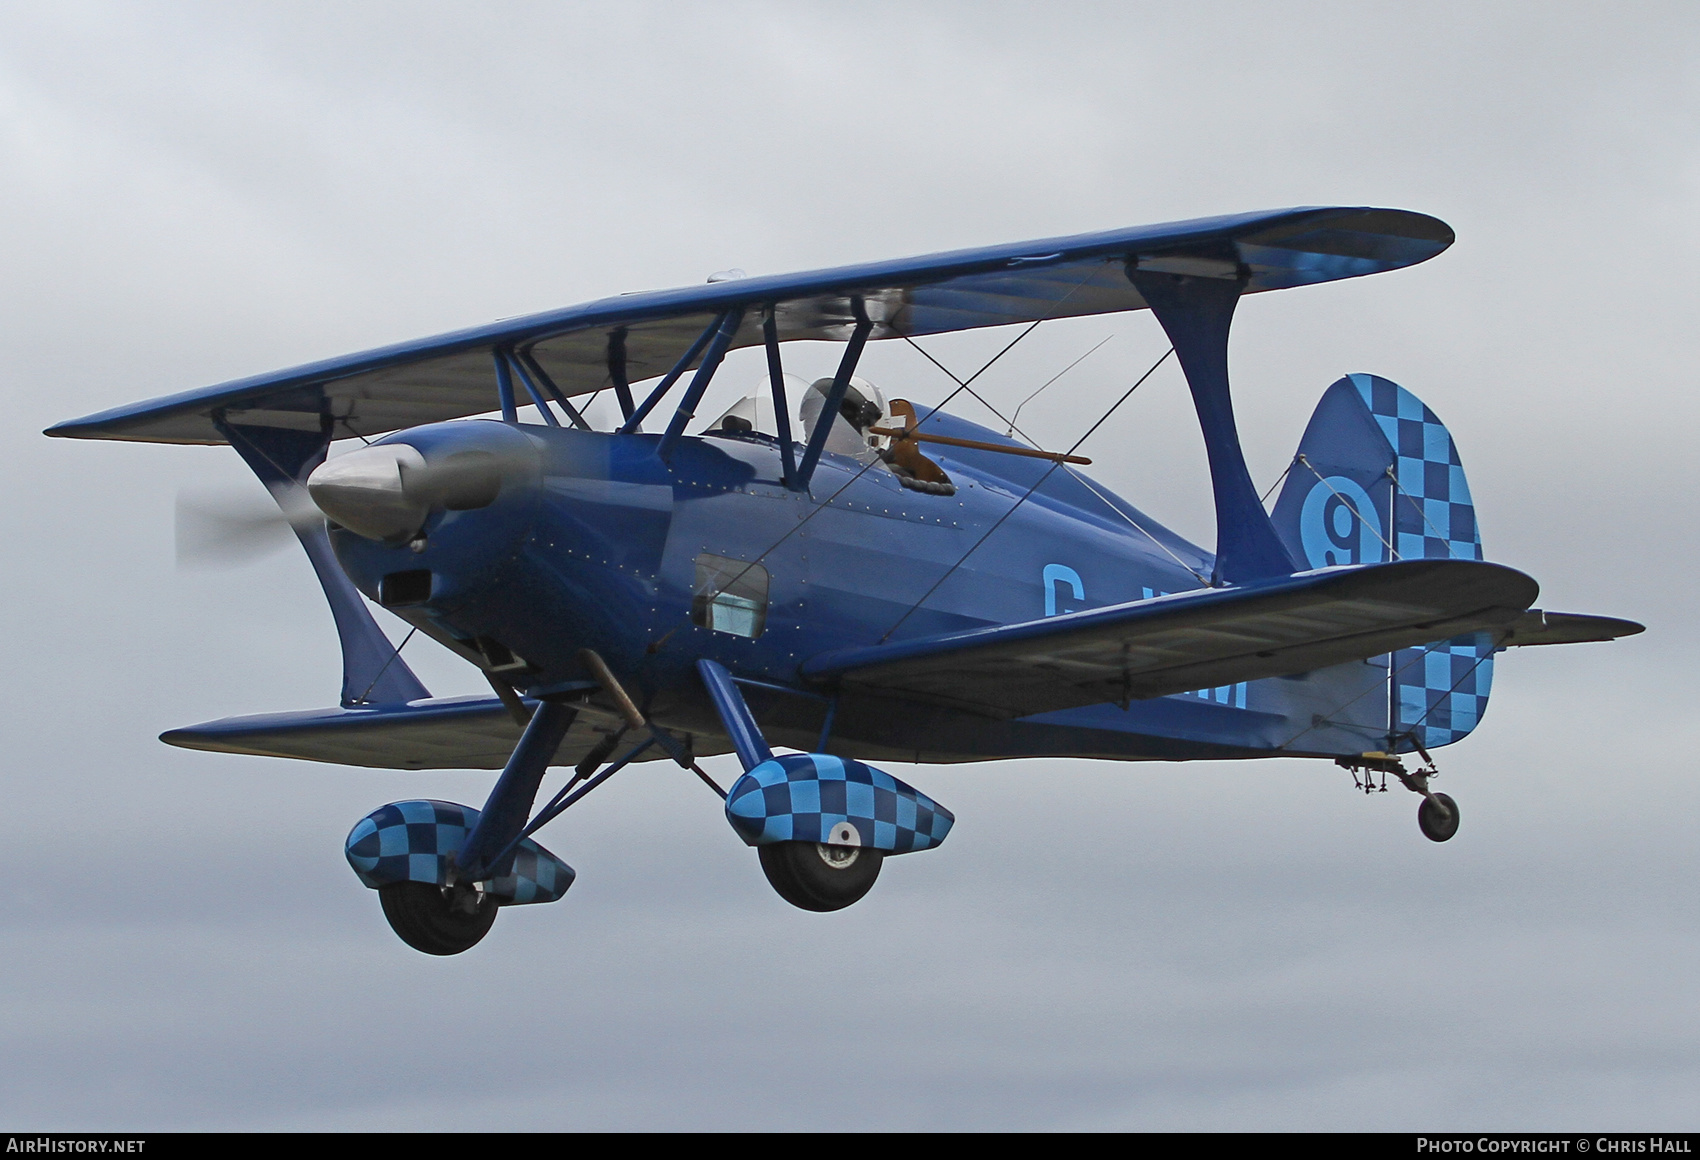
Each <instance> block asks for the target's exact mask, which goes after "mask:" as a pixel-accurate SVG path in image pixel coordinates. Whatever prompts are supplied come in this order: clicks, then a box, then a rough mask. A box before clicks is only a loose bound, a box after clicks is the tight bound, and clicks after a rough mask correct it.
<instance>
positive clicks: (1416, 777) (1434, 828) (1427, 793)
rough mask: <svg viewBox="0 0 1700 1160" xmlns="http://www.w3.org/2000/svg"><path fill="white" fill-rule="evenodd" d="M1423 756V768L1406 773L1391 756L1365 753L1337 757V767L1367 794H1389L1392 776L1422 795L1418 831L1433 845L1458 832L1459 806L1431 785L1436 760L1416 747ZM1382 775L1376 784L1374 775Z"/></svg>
mask: <svg viewBox="0 0 1700 1160" xmlns="http://www.w3.org/2000/svg"><path fill="white" fill-rule="evenodd" d="M1417 752H1418V753H1419V754H1421V755H1422V759H1423V762H1424V764H1423V767H1422V768H1421V769H1414V770H1411V771H1410V772H1409V773H1407V772H1406V771H1405V766H1404V764H1403V763H1402V762H1400V760H1399V759H1398V758H1397V757H1395V756H1394V755H1393V754H1391V753H1365V754H1362V755H1360V756H1358V757H1342V758H1337V759H1336V760H1335V762H1334V764H1336V765H1339V766H1343V767H1344V768H1346V769H1349V770H1351V771H1352V781H1353V783H1354V784H1356V785H1357V787H1358V788H1359V789H1361V790H1363V791H1364V792H1365V793H1386V792H1387V775H1388V774H1390V773H1391V774H1392V775H1393V776H1394V777H1396V778H1398V779H1399V782H1400V784H1401V785H1403V786H1404V787H1405V788H1406V789H1408V790H1410V791H1411V792H1412V793H1415V794H1421V795H1422V798H1423V800H1422V802H1421V803H1420V804H1419V805H1418V806H1417V828H1418V829H1419V830H1421V831H1422V832H1423V837H1425V838H1427V839H1428V840H1429V841H1431V842H1444V841H1447V840H1448V839H1450V838H1451V837H1452V835H1453V834H1456V833H1457V832H1458V803H1457V802H1455V801H1453V800H1452V798H1451V797H1450V796H1448V795H1447V794H1443V793H1436V792H1435V791H1433V790H1431V789H1430V788H1429V785H1428V780H1429V778H1431V777H1433V776H1435V768H1434V758H1432V757H1430V756H1429V754H1428V750H1426V749H1424V748H1422V746H1420V745H1419V746H1418V747H1417ZM1360 771H1361V772H1362V773H1363V774H1364V779H1363V781H1361V782H1360V781H1358V780H1357V778H1358V773H1359V772H1360ZM1376 773H1380V774H1381V785H1380V786H1379V787H1378V786H1377V785H1376V784H1375V781H1374V777H1373V775H1374V774H1376Z"/></svg>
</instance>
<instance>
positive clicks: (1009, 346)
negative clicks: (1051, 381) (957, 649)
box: [727, 270, 1168, 623]
mask: <svg viewBox="0 0 1700 1160" xmlns="http://www.w3.org/2000/svg"><path fill="white" fill-rule="evenodd" d="M1094 273H1095V271H1092V270H1088V271H1087V272H1086V274H1085V275H1083V276H1082V277H1081V279H1080V281H1078V282H1076V283H1075V284H1074V285H1073V286H1071V287H1069V291H1068V293H1067V294H1064V295H1063V296H1062V297H1061V298H1059V299H1057V301H1056V303H1055V304H1054V305H1053V306H1052V307H1051V310H1050V313H1049V314H1047V315H1045V316H1044V317H1043V318H1035V319H1034V320H1033V321H1032V322H1030V323H1028V324H1027V326H1026V327H1025V328H1024V329H1023V330H1022V332H1021V333H1020V334H1018V335H1016V336H1015V337H1014V338H1012V339H1010V340H1009V342H1008V343H1006V344H1005V345H1004V347H1003V349H1002V350H1000V351H998V353H997V354H994V355H993V356H992V357H991V358H989V359H987V360H986V362H985V363H984V364H983V365H982V366H981V367H980V369H979V370H977V371H975V372H974V373H973V374H971V375H969V376H968V378H967V379H959V378H957V377H956V376H955V375H953V374H951V373H950V371H948V370H945V367H944V364H942V363H940V362H939V361H938V359H936V358H934V357H933V356H932V355H930V354H928V353H927V352H926V351H925V350H923V349H922V348H921V346H920V345H919V344H918V343H916V342H915V340H914V339H912V338H910V337H909V336H908V335H907V334H906V335H903V336H902V337H903V341H904V342H907V343H908V344H909V345H910V346H912V347H914V348H915V349H916V350H917V351H920V353H921V355H922V356H923V357H924V358H926V360H927V361H928V362H930V363H932V364H933V365H934V366H936V367H938V368H939V370H941V371H944V373H945V374H946V375H948V376H949V377H950V379H951V380H952V381H953V382H955V383H956V384H957V388H956V390H954V391H952V392H951V393H950V394H948V395H946V396H945V397H944V399H943V400H942V401H941V402H939V403H937V404H935V405H934V406H933V407H931V408H930V409H929V410H928V411H927V413H926V415H925V416H918V417H917V418H916V420H915V429H916V430H919V429H920V427H921V425H922V424H923V423H925V422H926V421H927V420H928V419H931V418H932V417H933V416H934V415H936V414H938V413H939V412H940V411H942V410H943V409H944V407H945V405H946V404H947V403H949V402H950V401H951V400H952V399H954V398H956V396H957V395H960V394H961V393H962V392H963V391H967V392H968V393H969V394H971V395H973V396H974V397H975V398H976V399H980V401H981V402H982V403H985V399H983V398H980V395H979V393H978V392H976V391H975V390H974V389H973V387H972V386H971V385H970V384H972V383H973V382H974V380H975V379H977V378H979V377H980V376H981V375H983V374H985V373H986V372H987V371H988V370H990V369H991V368H992V364H993V363H996V362H997V361H998V360H999V359H1001V358H1002V357H1003V356H1004V355H1006V354H1008V353H1009V352H1010V351H1011V350H1014V349H1015V345H1016V343H1018V342H1020V341H1021V340H1022V339H1024V338H1026V337H1027V336H1028V335H1030V334H1032V333H1033V332H1034V331H1035V330H1037V329H1038V327H1039V324H1040V323H1041V322H1047V321H1049V320H1050V319H1051V318H1054V317H1055V316H1056V314H1057V312H1058V311H1060V310H1062V308H1063V307H1064V306H1065V305H1066V304H1067V303H1068V300H1069V299H1070V298H1073V297H1074V295H1075V292H1076V291H1078V290H1079V289H1080V288H1081V287H1082V286H1084V285H1086V283H1087V282H1088V281H1089V280H1090V279H1091V278H1092V276H1093V274H1094ZM1164 357H1165V358H1166V357H1168V356H1166V355H1165V356H1164ZM1159 361H1160V360H1159ZM1141 381H1143V380H1141ZM1123 397H1124V398H1125V397H1126V396H1123ZM1116 405H1117V406H1120V405H1121V404H1120V403H1119V402H1118V403H1117V404H1116ZM987 406H990V404H987ZM1112 409H1113V408H1112ZM992 413H993V414H997V412H996V410H993V412H992ZM826 421H827V422H833V421H834V420H833V419H830V418H829V419H827V420H826ZM816 422H817V423H818V422H820V420H819V419H817V420H816ZM1088 434H1090V432H1088ZM878 462H880V461H879V460H878V459H873V460H869V461H868V462H867V463H865V464H863V465H862V468H861V470H860V471H858V472H856V474H854V475H852V476H851V477H850V478H849V479H847V480H845V481H844V485H843V486H842V487H840V488H839V489H838V490H837V491H835V492H833V493H832V494H831V495H829V496H827V497H826V499H824V500H822V501H821V502H820V503H819V504H817V505H815V507H814V509H813V510H811V511H810V512H809V513H808V514H807V515H805V516H803V518H802V519H800V520H798V521H797V523H796V525H795V526H794V527H791V528H788V529H787V530H786V531H785V532H784V534H782V535H781V536H780V537H779V538H778V539H777V540H775V541H773V543H771V544H769V545H768V546H767V547H766V548H765V549H763V550H762V552H761V554H760V555H758V556H757V557H756V558H755V559H754V560H751V561H749V563H748V564H747V565H746V566H745V568H744V570H743V571H741V572H739V573H738V574H737V575H736V576H734V577H732V579H731V580H730V581H728V582H727V583H728V584H736V583H737V582H738V581H739V580H741V579H743V578H744V577H745V576H746V575H748V574H749V571H750V569H751V568H754V567H755V566H756V565H758V564H760V563H761V562H762V561H763V560H765V559H766V558H767V557H768V556H769V555H771V554H772V553H773V552H774V551H775V550H776V549H777V548H778V547H779V545H781V544H783V543H784V542H785V541H786V540H788V539H790V538H791V536H792V535H793V534H795V533H796V532H798V531H800V530H802V528H803V526H804V525H805V524H807V523H808V522H809V521H810V520H812V519H814V518H815V517H816V516H817V515H819V514H820V513H821V512H823V511H825V510H826V509H827V508H829V507H831V506H832V501H833V500H835V499H837V498H838V497H839V496H841V495H843V494H844V493H845V492H846V491H848V490H849V488H850V486H851V485H852V484H854V483H855V482H856V481H857V480H858V479H861V478H862V476H864V475H866V474H867V473H868V470H869V469H870V468H872V467H873V466H874V464H876V463H878ZM1052 466H1053V467H1054V466H1055V465H1054V464H1053V465H1052ZM1047 474H1049V473H1047ZM900 623H901V622H900Z"/></svg>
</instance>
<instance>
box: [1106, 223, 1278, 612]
mask: <svg viewBox="0 0 1700 1160" xmlns="http://www.w3.org/2000/svg"><path fill="white" fill-rule="evenodd" d="M1176 266H1185V267H1188V268H1191V269H1199V270H1208V271H1209V273H1205V274H1200V273H1190V272H1189V273H1177V272H1173V267H1176ZM1165 267H1167V268H1165ZM1215 267H1221V269H1220V270H1218V269H1216V268H1215ZM1224 274H1225V275H1226V276H1223V275H1224ZM1127 276H1128V278H1129V280H1130V281H1132V282H1133V285H1134V287H1135V288H1136V289H1137V290H1138V291H1139V294H1140V297H1142V298H1144V299H1145V301H1146V304H1147V305H1149V306H1150V307H1151V313H1153V314H1155V315H1156V316H1157V321H1158V322H1160V323H1161V324H1162V326H1163V331H1164V333H1165V334H1167V335H1168V336H1169V341H1170V342H1172V343H1174V346H1175V354H1176V355H1178V356H1179V358H1180V360H1181V369H1182V370H1183V371H1184V372H1186V382H1187V386H1188V387H1189V388H1191V390H1192V404H1193V407H1194V408H1195V409H1196V410H1197V411H1198V425H1199V426H1200V427H1201V428H1203V430H1204V450H1205V452H1206V453H1207V454H1208V455H1209V457H1210V487H1211V490H1212V492H1214V494H1215V500H1216V569H1215V574H1214V575H1213V576H1212V577H1211V583H1212V585H1222V584H1242V583H1245V582H1246V581H1249V580H1262V579H1266V578H1268V577H1271V576H1289V575H1291V574H1292V573H1293V571H1294V567H1293V561H1292V559H1291V558H1290V557H1289V556H1288V555H1287V550H1286V548H1284V547H1282V546H1281V541H1280V539H1279V538H1278V537H1277V536H1276V535H1275V527H1274V525H1273V524H1271V523H1270V522H1269V513H1268V512H1266V511H1264V510H1263V503H1262V501H1260V500H1259V499H1258V498H1257V489H1256V488H1255V487H1253V486H1252V482H1251V473H1250V472H1249V471H1247V470H1246V465H1245V453H1244V452H1243V451H1242V450H1241V448H1240V436H1239V432H1238V430H1237V429H1236V428H1235V426H1234V403H1233V399H1232V397H1231V396H1230V395H1229V392H1228V328H1229V327H1230V326H1231V325H1232V324H1233V320H1234V307H1235V306H1236V305H1237V304H1238V303H1239V300H1240V294H1241V292H1242V291H1243V290H1244V289H1245V284H1246V277H1247V274H1246V270H1245V268H1244V267H1243V266H1239V265H1237V264H1230V263H1228V262H1226V261H1222V262H1216V261H1212V260H1210V259H1204V258H1176V257H1173V256H1166V257H1163V258H1157V259H1141V261H1140V264H1139V265H1135V266H1131V267H1130V268H1129V269H1128V272H1127Z"/></svg>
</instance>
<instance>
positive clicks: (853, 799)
mask: <svg viewBox="0 0 1700 1160" xmlns="http://www.w3.org/2000/svg"><path fill="white" fill-rule="evenodd" d="M726 820H727V821H729V822H731V823H732V828H733V829H734V830H736V831H737V832H738V836H739V837H741V838H743V839H744V841H746V842H748V843H749V844H750V845H752V846H764V845H766V844H767V843H769V842H833V843H834V844H840V845H855V846H864V847H867V848H869V849H873V850H884V851H886V852H887V853H891V854H906V853H908V852H909V851H911V850H926V849H929V848H931V847H933V846H936V845H938V844H939V843H940V842H942V841H944V838H945V835H946V834H948V833H950V827H951V824H952V823H954V822H955V821H956V816H955V815H954V814H952V813H951V812H950V811H949V810H947V809H945V808H944V807H943V806H941V805H939V804H938V803H937V802H935V801H934V800H933V799H932V798H930V797H928V796H927V795H926V794H924V793H922V792H921V791H920V790H917V789H915V788H914V787H913V786H909V785H905V784H904V783H903V782H901V781H899V780H898V779H897V778H895V777H892V776H891V775H890V774H889V773H884V772H882V771H880V770H877V769H875V768H873V767H872V766H869V765H863V764H862V763H861V762H859V761H851V760H848V759H845V758H839V757H832V756H830V755H829V754H825V753H791V754H786V755H785V756H783V757H775V758H772V759H770V760H768V761H764V762H762V763H761V764H760V765H758V766H756V767H755V768H754V769H752V770H750V771H749V772H748V773H746V774H744V776H743V777H740V778H739V779H738V780H737V781H736V782H735V783H733V785H732V792H731V793H729V794H727V795H726ZM846 823H848V825H849V826H851V827H854V831H855V832H854V835H850V834H847V833H846V832H845V830H844V828H843V827H844V826H845V825H846ZM834 831H837V832H836V833H835V832H834Z"/></svg>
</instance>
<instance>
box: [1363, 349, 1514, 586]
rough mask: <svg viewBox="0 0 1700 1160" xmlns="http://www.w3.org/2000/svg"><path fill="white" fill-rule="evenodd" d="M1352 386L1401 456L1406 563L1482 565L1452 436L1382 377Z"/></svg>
mask: <svg viewBox="0 0 1700 1160" xmlns="http://www.w3.org/2000/svg"><path fill="white" fill-rule="evenodd" d="M1348 377H1349V378H1350V379H1351V380H1352V385H1353V386H1354V387H1356V388H1357V389H1358V395H1359V397H1360V398H1362V399H1363V401H1364V405H1365V406H1366V407H1368V408H1369V412H1370V414H1371V415H1373V416H1375V421H1376V423H1377V424H1379V425H1380V427H1381V432H1382V434H1383V435H1386V436H1387V442H1389V443H1390V444H1392V445H1393V453H1394V455H1396V456H1397V457H1398V460H1397V463H1398V466H1397V468H1396V469H1395V470H1396V472H1397V474H1398V476H1399V490H1400V491H1401V492H1402V493H1403V494H1402V495H1400V496H1398V497H1397V498H1396V499H1395V501H1394V505H1393V511H1394V516H1395V520H1394V527H1395V529H1396V530H1397V532H1398V538H1397V539H1396V540H1395V541H1394V545H1393V546H1394V548H1395V550H1397V552H1398V553H1399V558H1400V559H1401V560H1444V559H1453V560H1480V559H1481V558H1482V538H1481V535H1480V534H1479V533H1478V532H1477V530H1476V505H1475V504H1474V503H1472V502H1471V500H1470V485H1469V483H1468V482H1466V481H1465V479H1464V465H1463V464H1462V463H1460V462H1459V461H1458V449H1457V448H1456V447H1454V446H1453V445H1452V436H1451V435H1450V434H1449V433H1448V432H1447V430H1446V426H1445V424H1443V423H1441V421H1440V420H1439V419H1438V418H1437V417H1436V416H1435V413H1434V412H1433V411H1431V410H1429V409H1428V408H1427V407H1425V406H1424V405H1423V402H1422V400H1421V399H1419V398H1417V397H1416V396H1415V395H1413V394H1411V392H1409V391H1407V390H1406V389H1405V388H1404V387H1401V386H1400V385H1399V384H1398V383H1394V382H1389V381H1388V380H1387V379H1384V378H1379V377H1378V376H1376V375H1350V376H1348Z"/></svg>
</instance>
